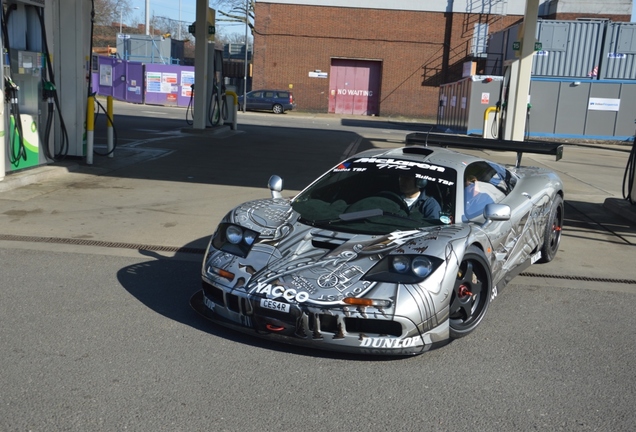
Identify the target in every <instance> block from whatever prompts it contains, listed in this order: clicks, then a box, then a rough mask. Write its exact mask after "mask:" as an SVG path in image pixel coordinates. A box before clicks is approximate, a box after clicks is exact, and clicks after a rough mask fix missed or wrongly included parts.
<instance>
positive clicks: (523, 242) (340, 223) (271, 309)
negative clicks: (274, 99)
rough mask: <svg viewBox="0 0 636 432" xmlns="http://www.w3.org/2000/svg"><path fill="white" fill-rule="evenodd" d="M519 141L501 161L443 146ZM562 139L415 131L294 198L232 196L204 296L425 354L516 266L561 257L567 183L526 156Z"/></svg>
mask: <svg viewBox="0 0 636 432" xmlns="http://www.w3.org/2000/svg"><path fill="white" fill-rule="evenodd" d="M449 146H450V147H467V148H482V149H483V148H490V149H493V148H494V149H499V150H507V151H515V152H517V154H518V159H517V164H516V166H503V165H500V164H497V163H494V162H491V161H488V160H485V159H482V158H479V157H475V156H470V155H467V154H462V153H459V152H457V151H454V150H450V149H448V148H446V147H449ZM523 152H533V153H544V154H552V155H556V156H557V160H558V159H559V158H560V157H561V154H562V147H561V146H560V145H558V144H555V143H528V142H523V143H521V142H512V141H492V140H484V139H480V138H477V139H475V138H468V137H460V136H448V135H442V134H410V135H408V136H407V145H406V146H405V147H403V148H398V149H391V150H386V149H375V150H369V151H365V152H363V153H360V154H357V155H355V156H353V157H351V158H349V159H347V160H345V161H343V162H341V163H339V164H338V165H336V166H335V167H333V168H332V169H330V170H329V171H327V172H326V173H325V174H323V175H322V176H321V177H319V178H318V179H317V180H315V181H314V182H313V183H312V184H310V185H309V186H308V187H307V188H305V189H304V190H303V191H302V192H300V193H299V194H298V195H297V196H295V197H294V198H291V199H289V198H284V197H283V196H282V194H281V191H282V180H281V179H280V178H279V177H277V176H272V178H271V179H270V182H269V188H270V190H271V193H272V198H271V199H261V200H256V201H251V202H247V203H244V204H242V205H239V206H238V207H236V208H234V209H233V210H231V211H230V212H229V213H228V214H227V216H225V218H223V220H222V221H221V223H220V224H219V226H218V228H217V230H216V232H215V233H214V235H213V236H212V238H211V240H210V243H209V247H208V250H207V253H206V255H205V258H204V261H203V266H202V278H203V280H202V285H203V288H202V290H201V291H199V292H197V293H196V294H195V295H194V296H193V297H192V300H191V304H192V306H193V307H194V309H195V310H196V311H197V312H199V313H201V314H202V315H204V316H205V317H207V318H209V319H211V320H213V321H215V322H217V323H219V324H222V325H225V326H228V327H231V328H234V329H238V330H241V331H243V332H247V333H250V334H253V335H255V336H259V337H263V338H269V339H272V340H277V341H282V342H287V343H291V344H296V345H303V346H307V347H312V348H319V349H324V350H334V351H341V352H350V353H362V354H382V355H409V354H419V353H422V352H424V351H427V350H429V349H430V348H432V347H435V346H439V345H442V344H444V343H447V342H448V341H449V340H452V339H454V338H460V337H463V336H466V335H467V334H469V333H471V332H472V331H473V330H475V328H476V327H477V326H478V325H479V324H480V323H481V321H482V320H483V319H484V316H485V315H486V312H487V311H488V306H489V304H490V302H491V301H493V300H494V299H495V298H496V297H497V295H498V294H499V293H500V292H501V289H502V288H503V287H504V286H505V285H506V284H507V283H508V282H509V281H510V280H511V279H512V278H513V277H514V276H516V275H517V274H519V273H520V272H522V271H523V270H524V269H526V268H527V267H528V266H530V265H531V264H533V263H535V262H548V261H550V260H552V259H553V258H554V256H555V255H556V253H557V250H558V248H559V242H560V240H561V228H562V225H563V216H564V215H563V210H564V209H563V183H562V182H561V180H560V179H559V177H558V176H557V175H556V174H555V173H553V172H551V171H548V170H546V169H541V168H533V167H522V166H521V163H520V162H521V154H522V153H523Z"/></svg>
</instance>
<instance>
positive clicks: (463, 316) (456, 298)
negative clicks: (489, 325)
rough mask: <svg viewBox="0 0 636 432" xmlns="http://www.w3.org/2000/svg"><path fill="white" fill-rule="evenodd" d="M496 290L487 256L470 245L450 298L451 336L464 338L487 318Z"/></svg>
mask: <svg viewBox="0 0 636 432" xmlns="http://www.w3.org/2000/svg"><path fill="white" fill-rule="evenodd" d="M491 293H492V277H491V275H490V267H489V266H488V262H487V260H486V256H485V255H484V253H483V252H482V250H481V249H479V248H478V247H475V246H470V247H469V248H468V250H467V251H466V254H465V255H464V259H463V260H462V263H461V265H460V266H459V270H458V271H457V279H456V280H455V286H454V288H453V294H452V296H451V301H450V310H449V321H450V336H451V338H453V339H457V338H460V337H464V336H466V335H468V334H469V333H471V332H472V331H473V330H475V329H476V328H477V326H478V325H479V323H481V321H482V320H483V319H484V316H485V315H486V311H487V310H488V305H489V304H490V296H491Z"/></svg>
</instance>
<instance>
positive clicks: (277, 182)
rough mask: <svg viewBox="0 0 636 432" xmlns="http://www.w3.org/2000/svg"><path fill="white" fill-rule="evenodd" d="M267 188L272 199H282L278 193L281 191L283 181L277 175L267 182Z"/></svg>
mask: <svg viewBox="0 0 636 432" xmlns="http://www.w3.org/2000/svg"><path fill="white" fill-rule="evenodd" d="M267 187H268V188H269V190H270V192H271V193H272V198H274V199H276V198H282V197H283V195H282V194H281V193H280V192H281V191H282V190H283V179H282V178H280V177H279V176H277V175H273V176H271V177H270V178H269V181H268V182H267Z"/></svg>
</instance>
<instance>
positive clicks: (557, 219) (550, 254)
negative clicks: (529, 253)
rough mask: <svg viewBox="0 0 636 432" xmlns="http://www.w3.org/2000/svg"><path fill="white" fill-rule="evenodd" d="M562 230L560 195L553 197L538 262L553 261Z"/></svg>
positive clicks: (561, 201) (561, 202) (561, 200)
mask: <svg viewBox="0 0 636 432" xmlns="http://www.w3.org/2000/svg"><path fill="white" fill-rule="evenodd" d="M562 228H563V198H561V195H557V196H556V197H554V201H553V202H552V207H550V214H549V216H548V222H547V223H546V225H545V232H544V235H543V246H542V247H541V258H540V259H539V262H542V263H548V262H550V261H552V260H553V259H554V257H555V256H556V254H557V252H558V251H559V244H561V229H562Z"/></svg>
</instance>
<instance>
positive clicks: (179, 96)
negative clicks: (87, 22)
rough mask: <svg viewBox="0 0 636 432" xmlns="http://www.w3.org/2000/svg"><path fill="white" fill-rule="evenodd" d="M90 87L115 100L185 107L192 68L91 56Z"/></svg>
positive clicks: (187, 101) (192, 79) (191, 79)
mask: <svg viewBox="0 0 636 432" xmlns="http://www.w3.org/2000/svg"><path fill="white" fill-rule="evenodd" d="M93 59H94V60H93V63H94V64H93V67H92V69H93V73H92V74H91V86H92V89H93V91H94V92H96V93H97V94H98V95H100V96H113V97H114V98H115V99H117V100H121V101H126V102H132V103H146V104H149V105H168V106H180V107H187V106H188V104H189V102H190V85H191V84H193V83H194V66H180V65H163V64H143V63H141V62H132V61H125V60H121V59H116V58H113V57H107V56H94V57H93Z"/></svg>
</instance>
